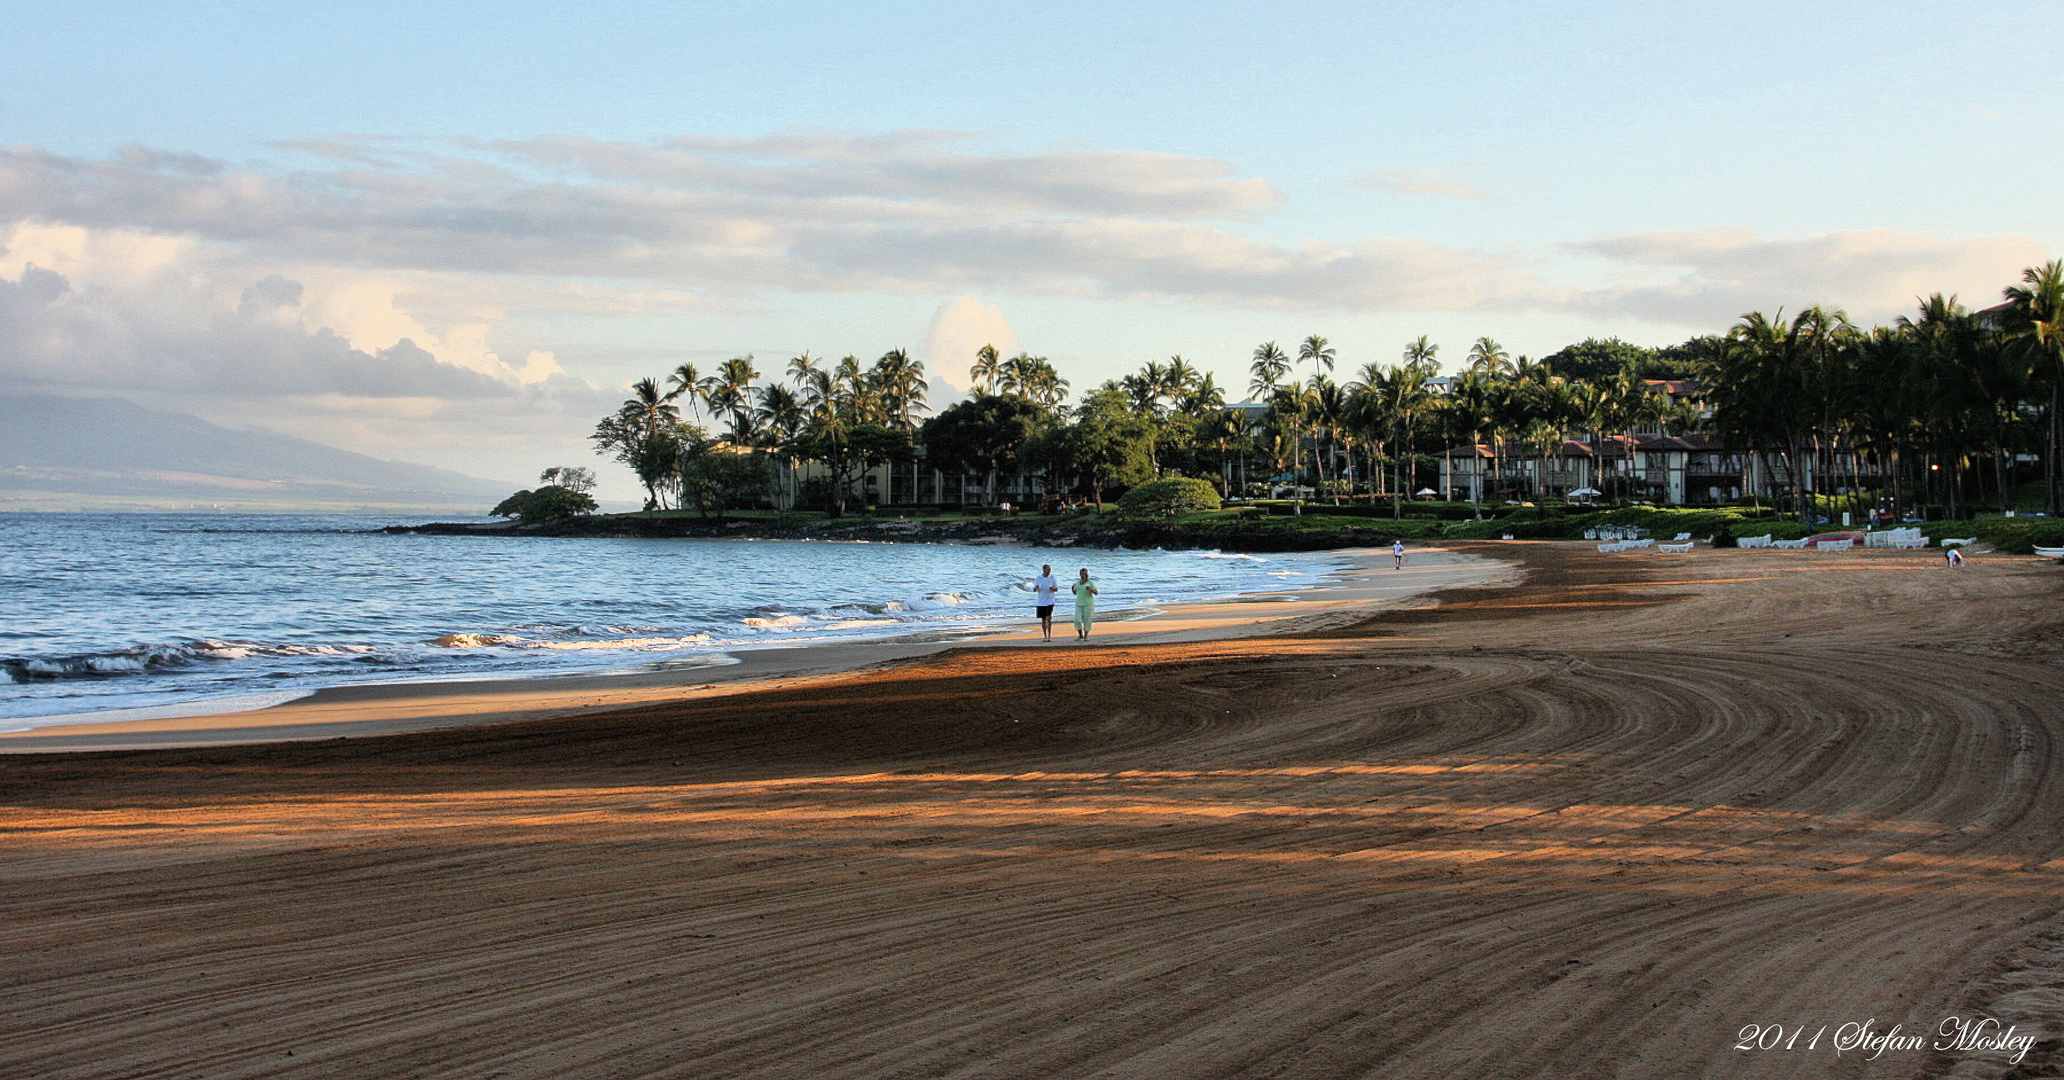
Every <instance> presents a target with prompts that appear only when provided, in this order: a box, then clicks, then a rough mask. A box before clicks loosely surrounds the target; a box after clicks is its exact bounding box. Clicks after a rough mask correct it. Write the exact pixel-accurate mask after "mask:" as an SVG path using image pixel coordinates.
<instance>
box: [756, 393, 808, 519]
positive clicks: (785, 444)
mask: <svg viewBox="0 0 2064 1080" xmlns="http://www.w3.org/2000/svg"><path fill="white" fill-rule="evenodd" d="M809 418H810V414H809V411H808V410H807V409H805V408H804V407H803V399H802V398H801V397H799V396H798V395H797V394H796V392H795V391H793V390H790V389H789V388H788V387H786V386H783V385H781V384H780V383H768V384H767V385H766V386H763V387H761V388H760V405H759V409H758V410H757V411H756V413H755V419H756V420H757V421H758V426H759V429H760V431H762V432H763V433H765V435H766V437H767V439H768V441H769V442H771V443H772V444H773V447H774V450H775V452H776V453H777V454H779V455H780V457H781V464H782V472H783V475H784V476H786V477H787V479H788V485H787V486H788V505H789V506H794V505H795V502H796V474H795V466H796V457H795V444H796V439H797V438H799V437H800V436H801V435H802V433H803V427H804V425H805V424H807V423H808V422H809Z"/></svg>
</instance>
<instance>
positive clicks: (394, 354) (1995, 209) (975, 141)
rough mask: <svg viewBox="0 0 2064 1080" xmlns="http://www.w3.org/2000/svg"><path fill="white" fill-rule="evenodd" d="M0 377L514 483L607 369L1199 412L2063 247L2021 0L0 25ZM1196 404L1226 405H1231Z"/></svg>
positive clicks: (569, 445)
mask: <svg viewBox="0 0 2064 1080" xmlns="http://www.w3.org/2000/svg"><path fill="white" fill-rule="evenodd" d="M6 14H7V22H8V24H9V25H10V34H9V36H10V38H11V39H12V48H11V49H10V50H9V59H8V63H7V64H5V65H0V392H10V393H26V392H35V393H55V394H84V395H98V396H121V397H126V398H129V399H130V400H133V401H136V402H137V403H138V404H142V405H146V406H149V407H157V408H164V409H168V410H172V411H181V412H190V413H194V414H196V415H200V416H203V417H205V418H207V419H209V420H212V421H215V422H217V423H223V424H228V425H232V426H240V427H264V428H268V429H271V430H276V431H282V432H285V433H287V434H294V435H300V436H303V437H307V438H312V439H315V440H317V441H321V442H327V443H330V444H332V445H337V446H342V447H345V448H347V449H352V450H358V451H362V452H365V453H371V454H374V455H376V456H379V457H384V458H390V459H395V460H404V461H414V462H420V463H424V464H432V465H440V466H443V467H446V468H453V469H457V470H460V471H463V472H469V473H472V474H474V475H479V476H485V477H490V478H495V479H504V478H506V479H508V480H509V481H511V482H512V484H513V483H522V482H534V481H535V476H536V474H537V472H538V471H539V470H541V469H543V468H545V467H546V466H550V465H567V464H587V465H593V466H596V467H598V468H599V470H600V471H601V472H602V474H603V476H604V480H605V486H604V489H603V493H604V494H605V495H609V496H613V497H616V498H630V497H632V495H633V493H634V491H635V488H636V485H635V484H634V483H633V482H632V481H631V480H630V478H629V476H628V474H627V473H626V472H624V470H622V469H621V468H619V467H616V466H614V465H609V464H605V463H603V462H600V461H599V460H598V459H596V458H595V457H594V456H593V454H592V452H591V449H590V448H589V447H588V445H587V444H586V442H585V441H584V437H585V435H586V434H587V433H588V432H589V431H590V430H592V428H593V426H594V422H595V420H596V419H598V418H599V417H600V416H601V415H603V414H604V413H606V412H608V411H610V409H611V408H613V406H614V405H615V404H616V403H618V402H620V401H621V400H622V399H623V397H624V395H625V392H626V388H627V386H628V385H629V384H630V383H631V382H632V381H633V380H635V379H637V378H640V377H643V376H663V375H665V374H666V373H667V372H669V371H671V370H673V369H674V367H675V366H676V365H678V364H681V363H684V362H686V363H693V364H696V365H698V366H699V367H701V368H703V369H704V370H708V369H709V368H710V367H711V366H712V365H714V364H715V363H717V362H720V361H722V360H724V359H726V358H728V357H733V356H741V355H748V354H750V355H752V356H753V357H754V358H755V361H756V364H757V366H758V367H759V369H760V370H761V372H762V373H763V374H767V375H775V374H778V373H779V372H781V371H782V370H784V368H785V366H786V363H787V360H788V358H789V357H792V356H794V355H796V354H798V353H801V352H805V351H807V352H809V353H810V354H812V355H814V356H819V357H829V358H833V359H835V358H837V357H839V356H843V355H846V354H848V353H850V354H854V355H857V356H859V357H861V358H862V359H863V360H868V361H871V360H872V359H873V358H874V357H877V356H879V355H881V354H882V353H883V352H886V351H887V350H889V349H894V348H903V349H907V350H909V351H910V352H911V353H912V354H913V355H915V356H917V357H918V358H919V359H921V360H923V361H924V362H925V363H926V365H927V369H928V370H929V371H930V373H931V374H932V376H933V379H934V398H933V400H934V405H935V406H938V405H943V404H944V403H946V402H947V401H950V400H952V399H953V397H954V396H955V395H956V394H957V393H958V391H959V390H961V389H964V388H965V387H966V385H967V365H968V362H969V361H970V360H972V358H973V353H974V350H975V349H976V348H979V347H980V346H981V345H982V344H985V343H993V344H995V345H997V346H998V347H999V348H1001V349H1003V350H1004V351H1005V353H1006V354H1009V353H1011V352H1015V351H1019V350H1023V351H1028V352H1031V353H1033V354H1035V355H1041V356H1046V357H1048V358H1050V359H1051V360H1052V361H1053V362H1054V364H1055V366H1056V367H1057V368H1059V369H1060V371H1061V373H1062V375H1063V376H1065V377H1066V378H1068V379H1069V380H1070V381H1071V382H1072V383H1073V385H1074V387H1075V388H1076V389H1078V390H1081V389H1086V388H1089V387H1091V386H1094V385H1096V384H1097V383H1099V382H1101V381H1103V380H1104V379H1108V378H1115V377H1118V376H1121V375H1123V374H1125V373H1127V372H1130V371H1134V370H1137V369H1138V368H1139V367H1140V366H1141V365H1142V364H1143V363H1145V362H1146V361H1149V360H1164V359H1166V358H1168V357H1169V356H1171V355H1181V356H1183V357H1185V358H1186V359H1188V360H1190V362H1191V363H1193V364H1195V365H1196V366H1198V367H1200V368H1202V369H1203V370H1206V371H1210V372H1213V373H1215V374H1216V376H1217V378H1218V380H1219V382H1220V383H1221V385H1225V386H1228V387H1230V388H1232V389H1234V390H1236V391H1243V390H1244V389H1245V386H1246V383H1247V362H1248V359H1249V357H1250V355H1251V353H1252V352H1253V350H1254V347H1255V346H1256V345H1257V344H1259V343H1261V342H1264V341H1276V342H1279V343H1281V344H1282V345H1283V346H1284V347H1286V348H1287V349H1289V350H1290V351H1292V352H1293V353H1294V351H1295V350H1294V343H1295V342H1297V341H1299V340H1301V339H1303V338H1304V337H1305V336H1307V335H1310V334H1321V335H1324V336H1325V337H1327V338H1328V339H1329V340H1330V341H1331V342H1332V344H1333V345H1334V346H1335V348H1336V349H1337V350H1338V355H1339V365H1340V366H1339V369H1338V370H1336V372H1335V374H1336V377H1348V376H1351V375H1352V374H1353V373H1354V372H1356V371H1359V370H1360V368H1361V367H1362V365H1364V364H1367V363H1372V362H1373V363H1383V364H1390V363H1395V362H1396V361H1397V360H1398V359H1399V356H1400V354H1401V353H1402V351H1403V348H1404V345H1405V343H1406V342H1408V341H1410V340H1412V339H1414V338H1416V337H1418V336H1420V335H1422V334H1423V335H1426V336H1428V337H1430V338H1431V339H1432V340H1433V341H1434V342H1435V343H1437V344H1438V345H1439V346H1440V349H1441V352H1440V358H1441V359H1442V360H1443V361H1444V362H1445V363H1446V364H1447V366H1448V367H1449V368H1450V369H1452V368H1453V367H1454V366H1455V365H1457V364H1458V363H1459V362H1460V361H1461V360H1462V358H1463V357H1464V356H1465V355H1466V353H1467V351H1468V349H1469V346H1470V343H1471V342H1473V341H1474V340H1475V339H1476V338H1478V337H1481V336H1488V337H1491V338H1493V339H1495V340H1497V341H1499V342H1500V343H1502V344H1503V345H1504V346H1505V347H1506V348H1507V349H1508V350H1510V351H1511V352H1513V353H1514V354H1527V355H1532V356H1541V355H1545V354H1547V353H1550V352H1553V351H1555V350H1556V349H1558V348H1560V347H1562V346H1563V345H1566V344H1569V343H1571V342H1575V341H1580V340H1583V339H1584V338H1587V337H1611V336H1617V337H1620V338H1623V339H1625V340H1628V341H1632V342H1636V343H1638V344H1645V345H1664V344H1671V343H1675V342H1679V341H1682V340H1684V339H1686V338H1688V337H1691V336H1693V335H1696V334H1702V333H1714V332H1722V331H1724V330H1725V329H1726V328H1727V327H1728V326H1729V325H1731V324H1732V323H1733V322H1734V321H1735V319H1737V318H1738V317H1739V316H1740V315H1742V314H1743V313H1745V312H1747V311H1751V310H1761V311H1766V312H1770V311H1776V310H1778V309H1782V310H1784V311H1787V312H1790V311H1796V310H1798V309H1799V308H1801V307H1804V306H1807V305H1811V304H1826V305H1832V306H1839V307H1842V308H1844V309H1845V310H1847V311H1848V312H1849V314H1850V315H1851V316H1852V317H1853V318H1855V319H1856V320H1858V321H1859V322H1863V323H1866V324H1870V323H1883V322H1889V321H1890V320H1891V319H1892V318H1894V317H1896V316H1897V315H1898V314H1900V313H1902V312H1904V311H1908V310H1910V309H1911V308H1912V307H1913V305H1914V303H1915V301H1916V299H1917V298H1918V297H1920V296H1923V295H1926V294H1928V293H1933V292H1943V293H1953V294H1957V295H1959V296H1960V297H1961V298H1962V299H1964V300H1965V301H1966V302H1967V303H1968V304H1970V305H1971V306H1973V307H1982V306H1986V305H1989V304H1991V303H1993V302H1996V301H1997V299H1998V296H1999V291H2000V290H2001V289H2002V288H2003V287H2005V286H2007V285H2009V284H2012V283H2014V282H2015V281H2016V280H2018V277H2019V274H2020V271H2021V269H2022V268H2024V267H2027V266H2030V265H2034V264H2037V263H2040V262H2043V261H2046V260H2048V259H2053V258H2057V257H2058V256H2059V255H2060V254H2064V200H2060V199H2059V198H2058V195H2059V177H2064V138H2060V137H2059V136H2060V134H2064V108H2060V106H2064V64H2059V63H2057V62H2056V58H2057V57H2058V56H2059V55H2064V30H2060V29H2059V27H2060V23H2059V21H2058V20H2057V19H2056V18H2055V17H2054V5H2053V4H2052V3H1985V2H1978V3H1959V4H1946V3H1938V4H1920V3H1906V4H1902V3H1887V2H1875V3H1816V2H1812V0H1801V2H1793V3H1783V4H1774V3H1773V4H1764V3H1754V2H1750V3H1742V2H1730V3H1725V4H1721V3H1711V4H1700V3H1679V4H1668V5H1662V4H1654V3H1641V4H1631V3H1626V4H1622V3H1590V4H1586V3H1572V4H1566V5H1542V4H1516V3H1484V2H1479V3H1469V2H1464V3H1451V4H1442V5H1430V4H1418V3H1415V4H1389V3H1357V4H1317V3H1308V4H1295V3H1292V4H1271V5H1254V4H1218V3H1195V2H1189V3H1181V4H1174V3H1168V4H1162V3H1139V4H1128V5H1122V6H1119V7H1116V8H1114V7H1112V6H1110V5H1104V4H1096V5H1092V4H1074V3H1055V4H1045V5H1024V4H975V3H964V4H923V3H897V2H892V0H884V2H881V3H877V4H874V5H871V6H865V7H862V6H855V5H845V4H837V5H834V4H817V3H779V2H772V3H760V4H751V5H747V4H724V5H699V4H682V3H666V4H660V3H649V4H648V3H617V2H608V0H602V2H592V3H587V4H583V5H536V6H528V5H524V4H517V3H500V4H447V3H434V2H413V3H407V4H400V3H384V2H372V3H355V4H348V5H342V4H335V3H325V4H304V3H298V2H283V0H274V2H269V3H262V4H260V3H234V4H211V3H200V4H196V5H185V6H181V5H164V4H160V3H152V4H140V3H138V4H130V3H94V2H90V0H88V2H82V3H75V4H70V5H55V4H41V5H29V4H25V3H23V4H12V5H9V6H8V9H7V12H6ZM1236 396H1237V395H1236Z"/></svg>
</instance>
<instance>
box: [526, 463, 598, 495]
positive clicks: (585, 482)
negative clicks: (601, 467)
mask: <svg viewBox="0 0 2064 1080" xmlns="http://www.w3.org/2000/svg"><path fill="white" fill-rule="evenodd" d="M538 482H539V483H541V484H546V485H549V486H551V487H563V488H565V489H566V490H568V491H577V492H580V493H581V494H583V495H587V494H592V493H593V492H594V490H595V470H593V469H589V468H583V467H582V466H579V465H554V466H552V467H551V468H549V469H546V470H545V471H544V472H541V473H539V474H538Z"/></svg>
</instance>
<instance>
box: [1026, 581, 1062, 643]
mask: <svg viewBox="0 0 2064 1080" xmlns="http://www.w3.org/2000/svg"><path fill="white" fill-rule="evenodd" d="M1060 591H1061V583H1060V580H1059V579H1057V578H1055V577H1054V576H1053V567H1051V566H1041V567H1040V568H1039V576H1038V577H1036V578H1033V579H1032V605H1033V606H1032V610H1033V611H1034V612H1035V613H1037V614H1038V616H1039V633H1040V634H1041V635H1042V636H1044V637H1045V639H1046V640H1048V641H1052V640H1053V609H1054V596H1055V595H1056V594H1057V593H1059V592H1060Z"/></svg>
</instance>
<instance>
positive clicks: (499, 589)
mask: <svg viewBox="0 0 2064 1080" xmlns="http://www.w3.org/2000/svg"><path fill="white" fill-rule="evenodd" d="M419 520H420V519H414V518H408V519H404V518H393V517H373V516H347V515H224V514H0V668H4V671H5V678H4V679H0V730H21V729H24V728H31V727H41V726H47V725H50V724H55V723H69V722H80V721H85V720H100V719H105V718H106V717H105V716H103V715H100V714H105V713H107V712H110V711H115V710H122V711H126V712H128V713H129V715H130V716H132V717H140V716H142V715H145V714H150V715H177V714H179V713H182V712H189V711H198V710H206V709H211V708H233V707H237V705H238V703H239V702H249V701H264V702H267V703H271V702H277V701H282V700H288V699H291V698H292V697H295V696H298V695H300V694H305V693H309V692H312V691H314V690H316V689H319V688H321V687H325V686H339V685H348V684H355V683H369V682H398V681H417V680H440V681H450V680H466V679H485V678H511V677H525V676H552V675H571V674H592V673H598V672H619V671H638V670H650V669H653V668H655V667H694V666H699V665H705V664H723V663H729V662H730V660H731V654H733V653H735V652H736V651H738V650H741V649H751V648H758V647H770V646H792V645H799V644H800V645H807V644H811V643H816V642H831V641H853V640H868V639H881V638H891V637H897V638H900V637H905V636H908V635H914V634H921V635H947V636H953V635H973V634H980V633H983V632H986V631H992V630H1001V629H1004V628H1007V627H1010V626H1014V625H1018V624H1022V623H1024V622H1026V621H1028V620H1029V619H1030V618H1031V594H1030V584H1031V578H1032V575H1034V574H1035V573H1037V572H1038V567H1039V564H1040V563H1042V562H1052V563H1053V564H1054V566H1055V572H1056V574H1057V576H1060V577H1061V578H1062V580H1063V583H1064V584H1065V583H1066V582H1067V581H1070V580H1072V579H1073V577H1074V572H1075V570H1076V569H1077V568H1079V567H1083V566H1087V567H1089V569H1090V572H1091V574H1092V575H1093V576H1094V577H1095V578H1096V579H1097V580H1098V584H1099V587H1100V589H1101V590H1102V597H1101V599H1100V604H1099V607H1100V608H1101V609H1102V617H1103V618H1107V619H1110V618H1125V617H1127V616H1128V615H1137V614H1146V613H1151V612H1152V611H1154V610H1156V609H1157V608H1159V607H1161V606H1165V605H1170V604H1183V603H1197V602H1204V601H1214V600H1226V599H1230V598H1233V597H1236V596H1239V595H1243V594H1250V593H1251V594H1259V593H1269V594H1282V593H1285V592H1293V593H1294V592H1295V591H1297V590H1301V589H1305V588H1309V587H1311V586H1314V585H1317V584H1319V583H1320V582H1321V581H1322V580H1323V579H1325V578H1326V577H1327V576H1328V575H1329V574H1330V573H1331V572H1333V571H1334V570H1336V569H1338V568H1339V567H1340V566H1342V565H1343V562H1342V560H1341V558H1340V557H1338V556H1333V555H1327V554H1297V555H1269V556H1251V555H1231V554H1220V553H1216V552H1164V551H1084V550H1079V549H1078V550H1070V551H1065V552H1062V551H1050V550H1041V549H1026V548H1015V547H997V546H965V545H934V544H886V543H865V542H855V543H837V542H826V541H793V540H769V541H750V540H693V539H655V540H639V539H618V538H592V539H588V538H581V539H575V538H549V539H548V538H539V537H515V536H419V535H410V534H401V535H393V534H386V533H382V532H380V531H378V530H380V529H381V528H382V527H384V526H388V525H397V524H414V523H416V522H417V521H419ZM1063 599H1064V600H1065V599H1066V597H1065V596H1064V597H1063ZM1064 607H1065V605H1064ZM1058 614H1060V615H1063V616H1065V615H1066V614H1067V612H1066V611H1065V610H1064V611H1062V612H1059V613H1058ZM138 710H141V711H138Z"/></svg>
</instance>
